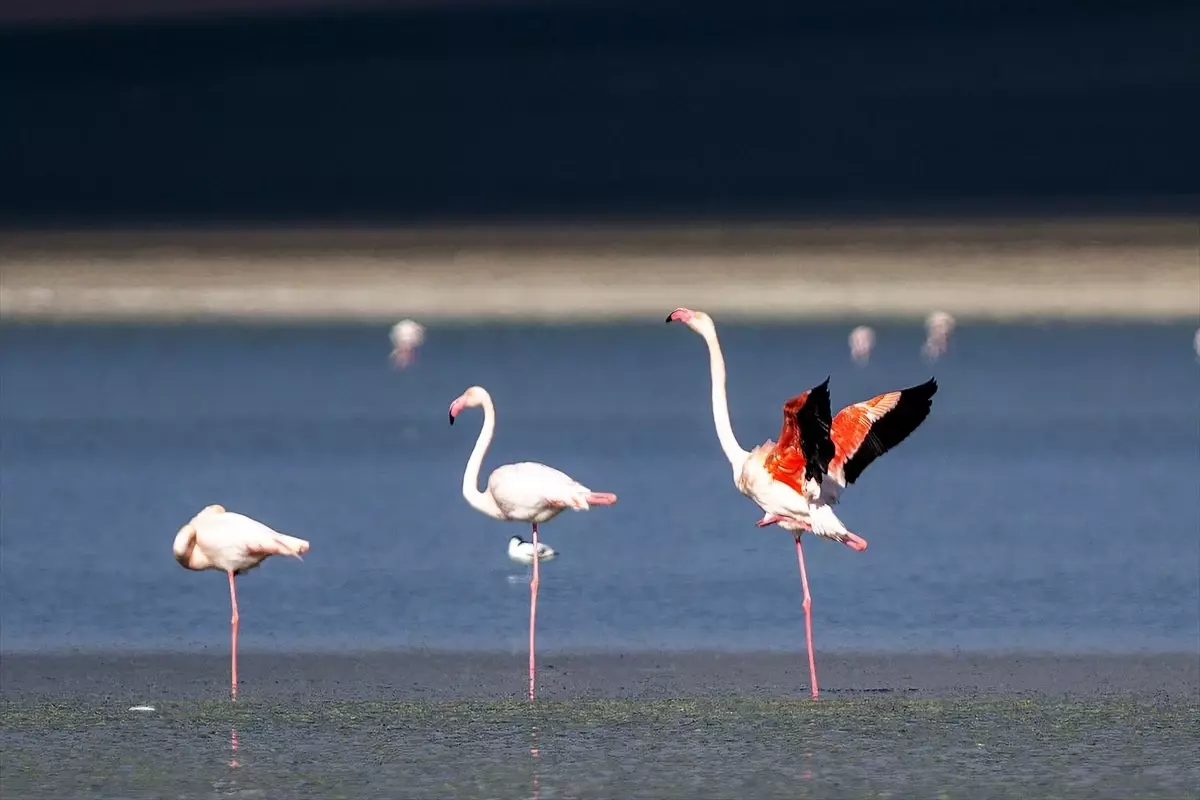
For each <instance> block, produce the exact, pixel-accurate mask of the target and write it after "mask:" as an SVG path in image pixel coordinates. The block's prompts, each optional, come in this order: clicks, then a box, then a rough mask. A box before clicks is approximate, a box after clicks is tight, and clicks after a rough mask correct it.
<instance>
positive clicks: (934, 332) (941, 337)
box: [921, 311, 956, 361]
mask: <svg viewBox="0 0 1200 800" xmlns="http://www.w3.org/2000/svg"><path fill="white" fill-rule="evenodd" d="M955 324H956V322H955V319H954V317H953V316H951V315H950V314H948V313H946V312H945V311H934V312H931V313H930V314H929V316H927V317H926V318H925V344H924V345H922V346H921V353H922V354H923V355H924V356H925V358H926V360H928V361H937V360H938V358H940V357H941V356H942V354H943V353H945V352H946V348H947V347H949V345H950V334H951V333H953V332H954V326H955Z"/></svg>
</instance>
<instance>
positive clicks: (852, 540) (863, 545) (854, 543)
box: [839, 533, 867, 553]
mask: <svg viewBox="0 0 1200 800" xmlns="http://www.w3.org/2000/svg"><path fill="white" fill-rule="evenodd" d="M839 541H841V543H842V544H844V545H846V547H849V548H850V549H851V550H853V551H854V552H856V553H861V552H862V551H863V550H866V549H867V540H866V539H864V538H862V537H861V536H856V535H854V534H853V533H846V534H843V535H842V538H841V539H840V540H839Z"/></svg>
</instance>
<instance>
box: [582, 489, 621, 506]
mask: <svg viewBox="0 0 1200 800" xmlns="http://www.w3.org/2000/svg"><path fill="white" fill-rule="evenodd" d="M587 501H588V505H589V506H611V505H612V504H613V503H615V502H617V496H616V495H615V494H613V493H612V492H592V493H591V494H589V495H588V496H587Z"/></svg>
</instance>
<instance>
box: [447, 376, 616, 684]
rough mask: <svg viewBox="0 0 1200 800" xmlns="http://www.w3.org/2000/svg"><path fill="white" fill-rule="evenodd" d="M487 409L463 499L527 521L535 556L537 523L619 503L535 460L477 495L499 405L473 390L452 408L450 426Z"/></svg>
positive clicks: (498, 476) (500, 473)
mask: <svg viewBox="0 0 1200 800" xmlns="http://www.w3.org/2000/svg"><path fill="white" fill-rule="evenodd" d="M475 406H482V407H483V428H482V429H481V430H480V431H479V438H478V439H477V440H476V441H475V449H474V450H472V451H471V456H470V458H468V459H467V468H466V470H465V471H464V472H463V483H462V494H463V497H464V498H465V499H466V501H467V503H469V504H470V505H471V507H472V508H474V509H475V510H476V511H479V512H481V513H483V514H486V515H487V516H489V517H491V518H492V519H498V520H504V521H509V522H528V523H530V524H531V525H532V526H533V541H532V542H531V545H532V552H540V551H541V548H540V545H539V543H538V524H539V523H543V522H549V521H550V520H552V519H554V518H555V517H557V516H558V515H559V514H561V513H562V512H563V511H565V510H567V509H568V508H569V509H572V510H574V511H587V510H588V509H589V508H591V507H592V506H607V505H612V504H613V503H615V502H617V496H616V495H615V494H612V493H610V492H593V491H592V490H591V489H589V488H587V487H586V486H584V485H583V484H581V483H579V482H578V481H576V480H575V479H574V478H572V477H570V476H569V475H567V474H565V473H563V472H559V471H558V470H556V469H554V468H553V467H548V466H546V465H545V464H539V463H537V462H533V461H523V462H520V463H518V464H505V465H504V466H502V467H496V469H495V470H493V471H492V474H491V475H489V476H488V483H487V491H483V492H481V491H479V489H478V488H477V487H478V484H479V468H480V467H481V466H482V465H483V457H484V455H485V454H486V453H487V449H488V446H489V445H490V444H491V443H492V434H493V433H494V432H495V430H496V406H495V405H494V404H493V403H492V396H491V395H490V394H488V391H487V389H484V388H483V387H482V386H472V387H470V388H469V389H467V390H466V391H465V392H463V393H462V395H460V396H459V397H458V398H457V399H455V401H454V402H453V403H451V404H450V424H451V425H453V424H454V418H455V417H457V416H458V415H459V414H460V413H461V412H462V410H463V409H464V408H470V407H475ZM541 560H542V559H541V558H535V559H532V561H533V579H532V580H531V581H530V582H529V702H531V703H532V702H533V687H534V676H535V673H536V666H535V665H536V661H535V658H534V632H535V630H536V628H537V598H538V562H539V561H541Z"/></svg>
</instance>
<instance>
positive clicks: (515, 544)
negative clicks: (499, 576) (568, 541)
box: [508, 536, 558, 564]
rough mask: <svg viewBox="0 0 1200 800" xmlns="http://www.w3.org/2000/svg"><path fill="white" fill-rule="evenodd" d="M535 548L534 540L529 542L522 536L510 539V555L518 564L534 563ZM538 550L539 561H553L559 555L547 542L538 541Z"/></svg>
mask: <svg viewBox="0 0 1200 800" xmlns="http://www.w3.org/2000/svg"><path fill="white" fill-rule="evenodd" d="M534 549H535V548H534V546H533V542H527V541H525V540H524V539H522V538H521V537H520V536H514V537H512V538H511V539H509V540H508V557H509V558H511V559H512V560H513V561H516V562H517V563H518V564H532V563H533V553H534ZM536 550H537V558H538V561H552V560H554V558H555V557H557V556H558V553H556V552H554V548H553V547H551V546H550V545H548V544H546V543H545V542H538V546H537V548H536Z"/></svg>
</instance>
